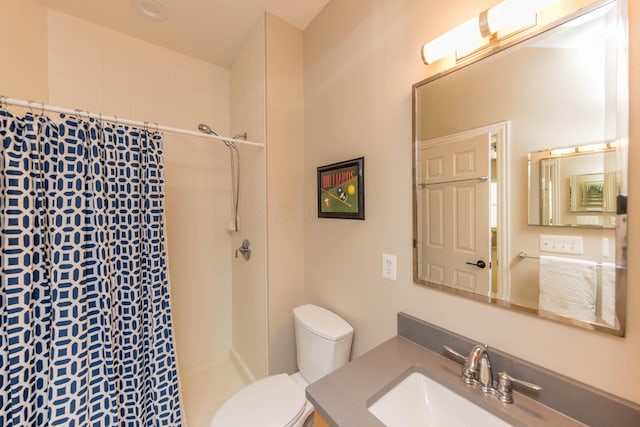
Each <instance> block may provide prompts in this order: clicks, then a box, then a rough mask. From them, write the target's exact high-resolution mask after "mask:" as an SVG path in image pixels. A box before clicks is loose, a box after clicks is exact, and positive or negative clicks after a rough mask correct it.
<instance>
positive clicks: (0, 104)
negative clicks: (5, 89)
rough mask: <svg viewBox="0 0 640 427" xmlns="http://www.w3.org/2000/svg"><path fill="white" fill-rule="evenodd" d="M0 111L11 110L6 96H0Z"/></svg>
mask: <svg viewBox="0 0 640 427" xmlns="http://www.w3.org/2000/svg"><path fill="white" fill-rule="evenodd" d="M0 109H5V110H8V109H9V104H8V103H7V97H6V96H4V95H0Z"/></svg>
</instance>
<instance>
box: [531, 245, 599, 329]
mask: <svg viewBox="0 0 640 427" xmlns="http://www.w3.org/2000/svg"><path fill="white" fill-rule="evenodd" d="M596 266H597V265H596V263H595V262H593V261H585V260H580V259H573V258H559V257H552V256H541V257H540V298H539V300H538V308H539V309H540V310H545V311H550V312H553V313H557V314H561V315H564V316H569V317H571V318H574V319H578V320H584V321H587V322H595V320H596V296H597V280H598V275H597V269H596Z"/></svg>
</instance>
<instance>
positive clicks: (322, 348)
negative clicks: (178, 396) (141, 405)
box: [211, 304, 353, 427]
mask: <svg viewBox="0 0 640 427" xmlns="http://www.w3.org/2000/svg"><path fill="white" fill-rule="evenodd" d="M293 316H294V321H295V334H296V351H297V360H298V369H299V370H300V371H299V372H296V373H295V374H293V375H291V376H289V375H287V374H279V375H272V376H270V377H266V378H263V379H261V380H258V381H256V382H254V383H253V384H250V385H248V386H246V387H245V388H243V389H242V390H240V391H239V392H237V393H236V394H235V395H233V396H232V397H231V398H230V399H229V400H227V401H226V402H225V403H224V404H223V405H222V407H221V408H220V409H219V410H218V412H216V414H215V415H214V417H213V419H212V420H211V427H253V426H256V425H260V426H269V427H300V426H302V425H303V424H304V423H305V421H306V420H307V418H309V416H310V415H311V413H312V412H313V406H312V405H311V403H310V402H309V401H307V398H306V396H305V388H306V387H307V386H308V385H309V384H310V383H312V382H314V381H316V380H318V379H320V378H322V377H324V376H325V375H327V374H329V373H330V372H333V371H335V370H336V369H338V368H339V367H341V366H342V365H344V364H345V363H347V362H348V361H349V354H350V353H351V341H352V340H353V328H352V327H351V325H349V324H348V323H347V322H346V321H345V320H344V319H342V318H341V317H339V316H338V315H337V314H335V313H332V312H330V311H328V310H325V309H324V308H321V307H318V306H315V305H312V304H307V305H302V306H300V307H296V308H294V309H293Z"/></svg>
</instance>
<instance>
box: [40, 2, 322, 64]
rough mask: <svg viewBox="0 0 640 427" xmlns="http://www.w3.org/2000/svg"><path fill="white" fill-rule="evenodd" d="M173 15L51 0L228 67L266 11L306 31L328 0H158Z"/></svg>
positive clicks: (123, 6) (52, 4) (128, 5)
mask: <svg viewBox="0 0 640 427" xmlns="http://www.w3.org/2000/svg"><path fill="white" fill-rule="evenodd" d="M159 1H160V2H161V3H162V4H163V5H164V6H165V7H166V9H167V12H168V19H166V20H165V21H162V22H154V21H151V20H149V19H147V18H145V17H143V16H142V15H140V14H139V13H138V12H136V11H135V10H134V8H133V0H46V4H47V5H48V6H49V7H50V8H52V9H55V10H58V11H61V12H64V13H67V14H69V15H74V16H77V17H79V18H83V19H85V20H87V21H91V22H94V23H96V24H99V25H102V26H105V27H108V28H111V29H113V30H116V31H119V32H123V33H126V34H129V35H131V36H134V37H137V38H140V39H143V40H147V41H149V42H151V43H154V44H158V45H160V46H164V47H166V48H169V49H172V50H176V51H179V52H182V53H185V54H187V55H190V56H194V57H196V58H200V59H203V60H205V61H207V62H211V63H213V64H217V65H220V66H222V67H229V65H231V63H232V61H233V59H234V57H235V54H236V52H238V50H239V49H240V48H241V47H242V44H243V42H244V41H245V40H246V38H247V36H248V35H249V33H250V32H251V30H252V29H253V27H254V26H255V24H256V23H257V22H258V20H259V19H260V17H261V16H262V14H263V13H264V12H265V11H267V12H269V13H271V14H273V15H276V16H278V17H280V18H282V19H284V20H285V21H287V22H289V23H290V24H292V25H294V26H296V27H298V28H300V29H301V30H304V29H305V28H306V27H307V25H309V23H310V22H311V21H312V20H313V18H315V16H316V15H317V14H318V12H320V10H322V8H323V7H324V6H325V5H326V4H327V3H328V2H329V0H159Z"/></svg>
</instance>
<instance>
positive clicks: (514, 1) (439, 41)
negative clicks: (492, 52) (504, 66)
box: [422, 0, 560, 64]
mask: <svg viewBox="0 0 640 427" xmlns="http://www.w3.org/2000/svg"><path fill="white" fill-rule="evenodd" d="M559 1H560V0H505V1H503V2H502V3H499V4H497V5H496V6H494V7H492V8H489V9H487V10H485V11H483V12H482V13H481V14H480V15H478V16H476V17H475V18H473V19H470V20H468V21H466V22H465V23H464V24H462V25H459V26H457V27H455V28H453V29H452V30H449V31H447V32H446V33H444V34H442V35H441V36H439V37H437V38H435V39H433V40H432V41H430V42H429V43H426V44H425V45H424V46H422V60H423V61H424V63H425V64H432V63H433V62H435V61H438V60H440V59H442V58H445V57H447V56H450V55H454V54H455V56H456V60H457V59H460V58H462V57H464V56H466V55H468V54H470V53H471V52H473V51H475V50H477V49H479V48H480V47H482V46H483V45H485V44H488V43H490V42H491V41H493V40H494V39H502V38H505V37H508V36H509V35H513V34H514V33H515V32H517V31H521V30H522V29H524V28H529V27H533V26H535V25H537V17H538V13H539V12H540V11H542V10H544V9H545V8H547V7H549V6H551V5H552V4H554V3H557V2H559Z"/></svg>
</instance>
